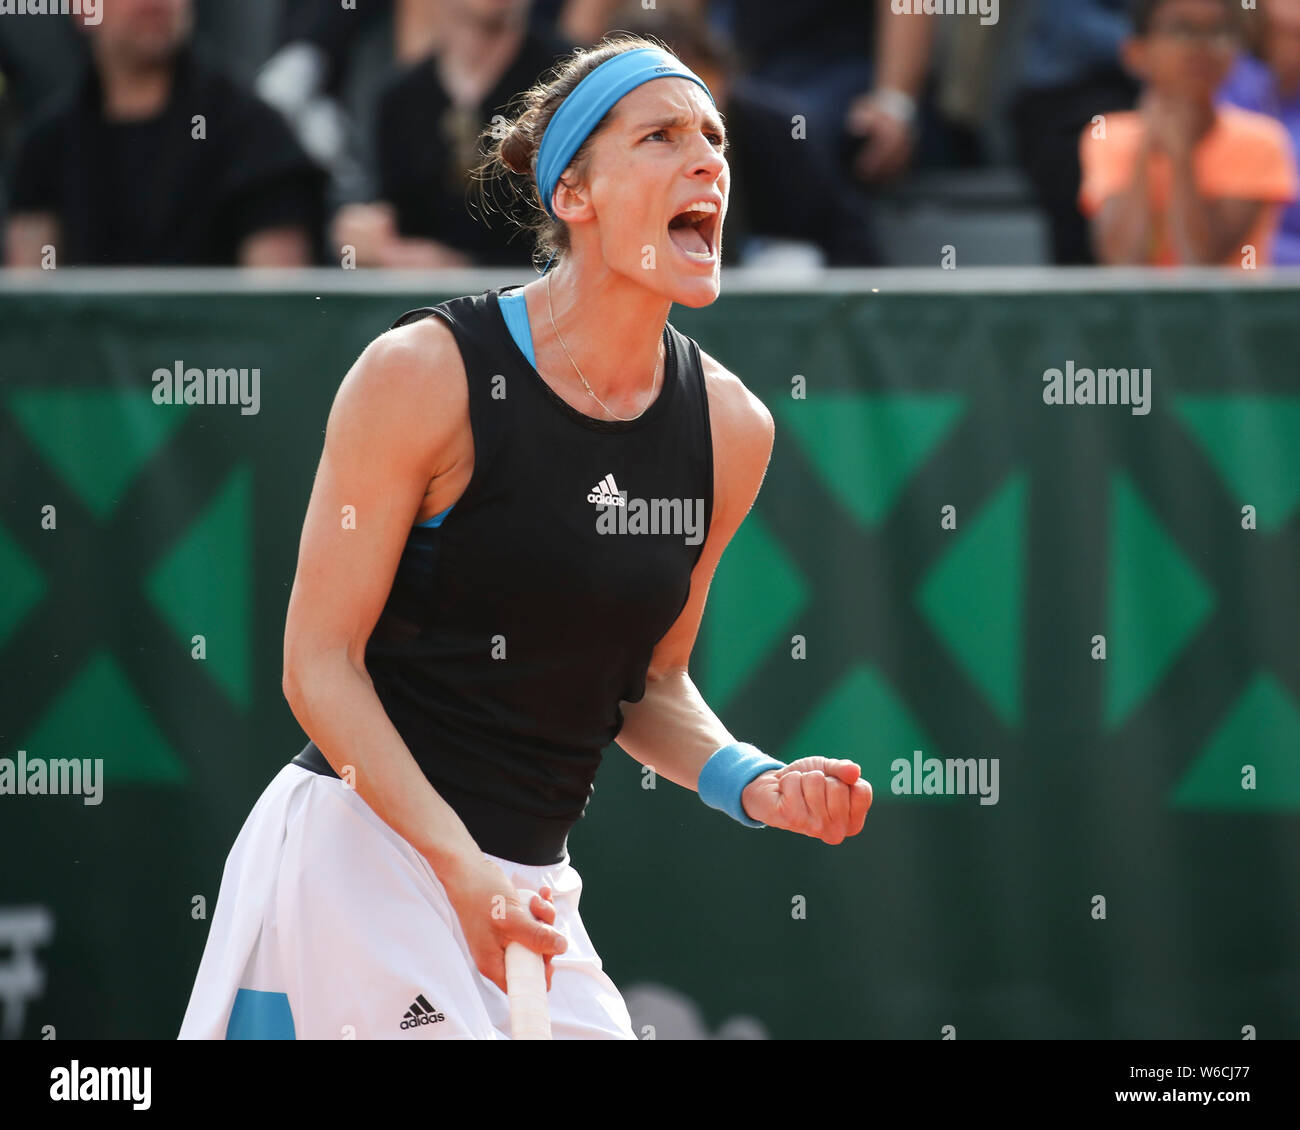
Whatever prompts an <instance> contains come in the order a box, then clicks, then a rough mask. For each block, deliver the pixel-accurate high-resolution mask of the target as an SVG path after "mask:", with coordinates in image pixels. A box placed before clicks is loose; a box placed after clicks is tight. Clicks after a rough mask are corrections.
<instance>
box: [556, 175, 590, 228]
mask: <svg viewBox="0 0 1300 1130" xmlns="http://www.w3.org/2000/svg"><path fill="white" fill-rule="evenodd" d="M551 206H552V207H553V208H554V209H555V216H556V219H559V220H563V221H564V222H565V223H566V224H571V223H574V222H576V221H580V220H590V219H591V218H592V217H593V216H595V211H594V210H593V208H592V206H591V198H590V196H589V194H588V192H587V188H586V186H585V185H581V184H578V183H577V178H576V177H575V176H574V173H573V170H572V169H571V168H570V169H565V171H564V175H563V176H562V177H560V179H559V181H558V182H557V184H556V186H555V195H554V196H553V197H551Z"/></svg>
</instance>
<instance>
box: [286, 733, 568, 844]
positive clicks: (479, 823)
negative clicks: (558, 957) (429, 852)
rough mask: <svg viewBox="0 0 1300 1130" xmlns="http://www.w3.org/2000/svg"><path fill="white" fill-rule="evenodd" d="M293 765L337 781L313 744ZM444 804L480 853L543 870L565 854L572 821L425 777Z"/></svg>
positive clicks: (309, 743) (298, 755) (307, 746)
mask: <svg viewBox="0 0 1300 1130" xmlns="http://www.w3.org/2000/svg"><path fill="white" fill-rule="evenodd" d="M292 763H293V764H294V765H298V766H301V767H302V768H303V769H310V770H311V771H312V772H313V773H319V774H321V776H323V777H333V778H335V780H338V779H339V775H338V774H337V773H336V772H334V767H333V766H332V765H331V764H330V763H329V761H327V760H326V758H325V755H324V754H323V753H322V752H321V751H320V747H319V746H317V745H316V743H315V742H310V741H309V742H308V743H307V744H306V746H304V747H303V750H302V752H301V753H298V754H295V755H294V757H293V761H292ZM425 776H426V778H428V781H429V784H431V785H432V786H433V787H434V789H436V790H437V793H438V795H439V796H440V797H442V799H443V800H445V801H446V802H447V804H448V805H450V806H451V809H452V811H453V812H455V813H456V815H457V816H459V817H460V819H461V822H462V823H463V824H464V825H465V827H466V829H467V830H468V831H469V834H470V835H471V836H473V837H474V842H475V843H476V844H478V846H479V850H480V851H484V852H487V854H488V855H495V856H497V857H498V858H500V859H507V860H510V861H511V862H512V863H522V864H524V865H525V866H527V867H545V866H549V865H550V864H553V863H560V862H562V861H563V860H564V858H565V856H566V855H567V854H568V850H569V847H568V840H569V829H570V828H572V827H573V825H574V821H573V820H568V819H562V818H561V819H557V818H555V817H550V816H534V815H533V814H531V813H528V812H520V811H518V810H517V809H514V808H505V807H503V806H502V805H499V804H496V803H495V802H493V801H490V800H487V799H485V798H484V797H481V796H479V795H478V794H476V793H467V792H465V791H464V790H463V789H459V788H456V787H455V786H454V785H449V784H447V783H445V782H443V781H435V780H434V779H433V778H432V777H428V774H425Z"/></svg>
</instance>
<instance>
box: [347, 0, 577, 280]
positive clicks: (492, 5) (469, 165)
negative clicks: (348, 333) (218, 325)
mask: <svg viewBox="0 0 1300 1130" xmlns="http://www.w3.org/2000/svg"><path fill="white" fill-rule="evenodd" d="M530 7H531V2H530V0H442V4H441V8H442V13H441V26H440V28H439V33H438V46H437V48H436V49H435V51H434V52H433V54H432V55H430V56H429V57H428V58H426V59H425V60H424V61H422V62H420V63H418V64H416V65H415V66H414V67H412V68H410V69H408V70H407V71H405V72H404V73H402V74H401V75H399V76H398V77H397V78H396V80H395V81H394V82H393V83H392V84H391V85H390V86H389V87H388V89H387V90H386V91H385V93H384V95H383V97H382V98H381V100H380V105H379V113H378V120H377V123H376V134H375V150H376V160H377V164H378V174H379V196H380V199H379V200H378V201H376V202H374V203H370V204H352V205H348V206H346V207H345V208H343V209H341V210H340V212H339V214H338V216H337V217H336V218H335V222H334V227H333V240H334V244H335V246H336V247H337V248H342V247H345V246H349V245H350V246H352V247H354V248H355V249H356V263H357V265H358V266H377V267H455V266H467V265H469V264H473V263H478V264H488V265H503V264H527V263H528V262H530V256H531V249H530V248H529V247H528V246H527V245H526V241H525V240H524V239H523V237H522V236H521V235H520V234H519V233H518V232H517V230H516V229H515V227H514V225H512V224H510V223H508V222H506V220H505V218H503V217H499V216H498V217H488V218H487V222H484V221H483V220H482V219H479V218H477V217H475V216H474V215H473V214H472V213H471V211H470V202H469V192H468V190H469V188H470V186H471V177H470V172H471V170H472V169H473V168H474V166H476V165H477V164H478V163H479V161H480V159H481V157H482V154H481V153H480V150H479V135H480V134H481V133H482V131H483V129H484V128H485V127H487V126H488V125H489V124H490V123H491V121H492V118H493V115H495V114H502V115H504V114H506V113H507V111H508V108H509V107H508V104H509V102H510V100H511V99H512V98H514V97H515V95H517V94H520V93H522V92H523V91H525V90H527V89H528V88H529V87H531V86H532V85H533V84H534V83H535V82H536V81H537V79H538V78H539V77H540V76H541V75H542V74H543V72H545V71H547V70H549V69H550V68H551V67H552V66H553V65H554V64H555V63H556V61H557V60H558V58H559V57H560V56H561V55H563V54H565V53H566V52H567V51H568V50H569V47H568V45H567V44H564V43H560V42H558V41H555V40H552V39H549V38H547V37H544V36H543V35H542V34H541V33H539V32H537V31H536V30H535V29H534V28H532V27H531V26H530V25H529V20H528V17H529V9H530ZM512 237H513V238H512Z"/></svg>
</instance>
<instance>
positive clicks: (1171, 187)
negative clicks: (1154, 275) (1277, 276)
mask: <svg viewBox="0 0 1300 1130" xmlns="http://www.w3.org/2000/svg"><path fill="white" fill-rule="evenodd" d="M1235 16H1236V12H1235V5H1234V0H1138V2H1137V4H1136V5H1135V9H1134V32H1135V34H1134V35H1133V36H1132V37H1131V38H1130V39H1128V40H1126V41H1125V43H1124V48H1123V58H1124V63H1125V65H1126V66H1127V67H1128V68H1129V69H1130V70H1131V71H1132V72H1133V73H1134V74H1135V75H1136V76H1137V77H1138V78H1139V79H1141V80H1142V82H1143V84H1144V86H1143V91H1142V95H1141V98H1140V100H1139V103H1138V109H1137V110H1134V111H1129V112H1123V113H1117V114H1107V115H1106V116H1105V119H1104V126H1103V124H1102V123H1097V124H1094V125H1089V126H1088V127H1087V128H1085V130H1084V132H1083V136H1082V138H1081V140H1080V158H1081V161H1082V166H1083V177H1082V183H1081V185H1080V187H1079V207H1080V210H1081V211H1082V212H1083V214H1084V215H1085V216H1087V217H1089V219H1090V221H1091V226H1092V239H1093V245H1094V247H1095V249H1096V252H1097V259H1098V261H1099V262H1102V263H1106V264H1111V265H1114V264H1143V265H1147V264H1152V265H1175V264H1189V265H1191V264H1196V265H1213V264H1221V265H1224V266H1235V267H1243V266H1245V267H1249V266H1253V265H1260V266H1262V265H1264V264H1266V263H1268V262H1269V261H1270V255H1271V251H1272V243H1273V236H1274V233H1275V232H1276V230H1277V225H1278V221H1279V219H1280V217H1281V213H1282V210H1283V208H1284V206H1285V205H1287V204H1289V203H1290V202H1291V201H1293V200H1295V199H1296V196H1297V176H1296V166H1295V154H1294V152H1293V149H1292V146H1291V139H1290V138H1289V137H1288V135H1287V133H1286V130H1285V128H1284V127H1283V126H1282V125H1281V124H1280V123H1278V122H1276V121H1274V120H1273V119H1272V118H1268V117H1265V116H1264V115H1262V114H1255V113H1251V112H1249V111H1246V110H1239V109H1236V108H1234V107H1231V106H1218V107H1216V106H1215V103H1214V95H1215V91H1216V90H1217V89H1218V87H1219V85H1220V83H1222V81H1223V79H1224V78H1225V76H1226V75H1227V72H1228V71H1229V69H1230V68H1231V66H1232V63H1233V61H1234V58H1235V53H1236V48H1237V25H1236V22H1235Z"/></svg>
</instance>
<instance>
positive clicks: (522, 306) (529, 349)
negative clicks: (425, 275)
mask: <svg viewBox="0 0 1300 1130" xmlns="http://www.w3.org/2000/svg"><path fill="white" fill-rule="evenodd" d="M497 303H498V305H500V307H501V316H502V317H503V318H505V320H506V329H508V330H509V331H510V336H511V337H512V338H514V339H515V344H516V345H517V346H519V352H520V353H522V354H523V355H524V356H525V357H527V358H528V363H529V364H530V365H531V366H532V367H533V368H534V369H535V368H537V357H536V355H535V354H534V353H533V331H532V327H531V326H530V325H529V324H528V305H527V303H526V302H525V301H524V292H523V290H522V289H520V290H516V291H514V292H512V293H511V294H498V295H497ZM454 509H455V506H454V505H452V506H448V507H447V509H446V510H444V511H443V512H442V513H441V514H435V515H434V516H433V517H432V518H430V519H429V520H428V521H427V522H417V523H416V525H417V526H420V527H422V528H424V529H426V530H434V529H437V528H438V527H439V526H441V525H442V520H443V519H444V518H445V517H447V515H448V514H450V513H451V512H452V510H454Z"/></svg>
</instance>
